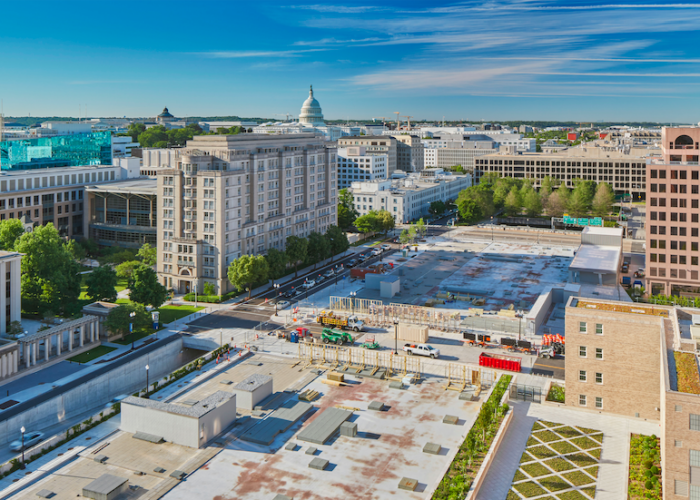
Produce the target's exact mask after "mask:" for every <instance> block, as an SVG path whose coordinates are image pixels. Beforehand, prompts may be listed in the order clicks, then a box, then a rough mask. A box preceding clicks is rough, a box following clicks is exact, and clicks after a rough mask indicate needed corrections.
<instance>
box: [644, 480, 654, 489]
mask: <svg viewBox="0 0 700 500" xmlns="http://www.w3.org/2000/svg"><path fill="white" fill-rule="evenodd" d="M644 487H645V488H646V489H648V490H653V489H654V483H652V482H651V480H649V479H647V482H646V483H644Z"/></svg>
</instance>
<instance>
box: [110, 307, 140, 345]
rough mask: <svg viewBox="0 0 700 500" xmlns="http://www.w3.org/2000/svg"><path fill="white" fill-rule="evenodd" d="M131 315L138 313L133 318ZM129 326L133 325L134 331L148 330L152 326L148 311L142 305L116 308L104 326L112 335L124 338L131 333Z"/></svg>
mask: <svg viewBox="0 0 700 500" xmlns="http://www.w3.org/2000/svg"><path fill="white" fill-rule="evenodd" d="M131 313H136V314H135V316H134V317H133V318H132V317H131ZM129 325H133V329H134V331H136V330H140V329H141V328H146V327H148V326H149V325H150V317H149V315H148V311H146V308H145V307H144V306H143V305H142V304H122V305H120V306H119V307H115V308H114V309H112V310H111V311H109V314H108V315H107V318H105V322H104V326H105V328H106V329H107V331H108V332H110V333H111V334H112V335H119V336H121V337H122V338H123V337H124V336H125V335H126V334H128V333H129Z"/></svg>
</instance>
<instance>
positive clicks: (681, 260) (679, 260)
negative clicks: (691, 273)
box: [649, 253, 698, 266]
mask: <svg viewBox="0 0 700 500" xmlns="http://www.w3.org/2000/svg"><path fill="white" fill-rule="evenodd" d="M668 257H669V259H668V262H669V264H680V265H686V264H687V263H688V259H687V258H686V256H685V255H669V256H668ZM649 260H650V261H651V262H658V263H659V264H665V263H666V254H663V253H659V254H656V253H652V254H649ZM690 265H691V266H697V265H698V258H697V257H695V256H692V257H690Z"/></svg>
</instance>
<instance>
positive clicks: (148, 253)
mask: <svg viewBox="0 0 700 500" xmlns="http://www.w3.org/2000/svg"><path fill="white" fill-rule="evenodd" d="M157 255H158V252H157V250H156V248H154V247H152V246H151V245H150V243H144V244H143V245H142V246H141V248H139V251H138V252H137V253H136V256H137V257H141V262H143V263H144V264H145V265H147V266H155V265H156V261H157Z"/></svg>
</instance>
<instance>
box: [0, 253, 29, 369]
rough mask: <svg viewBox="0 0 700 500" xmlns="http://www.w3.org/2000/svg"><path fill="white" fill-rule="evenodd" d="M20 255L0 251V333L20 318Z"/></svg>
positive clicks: (5, 331)
mask: <svg viewBox="0 0 700 500" xmlns="http://www.w3.org/2000/svg"><path fill="white" fill-rule="evenodd" d="M22 255H23V254H21V253H17V252H6V251H0V291H1V292H0V334H5V333H7V331H8V330H9V328H10V324H11V323H12V322H13V321H21V320H22V267H21V264H22ZM5 361H6V362H7V361H8V359H6V360H5ZM8 368H9V367H7V366H6V369H8ZM14 370H15V371H16V370H17V365H15V366H14Z"/></svg>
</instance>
